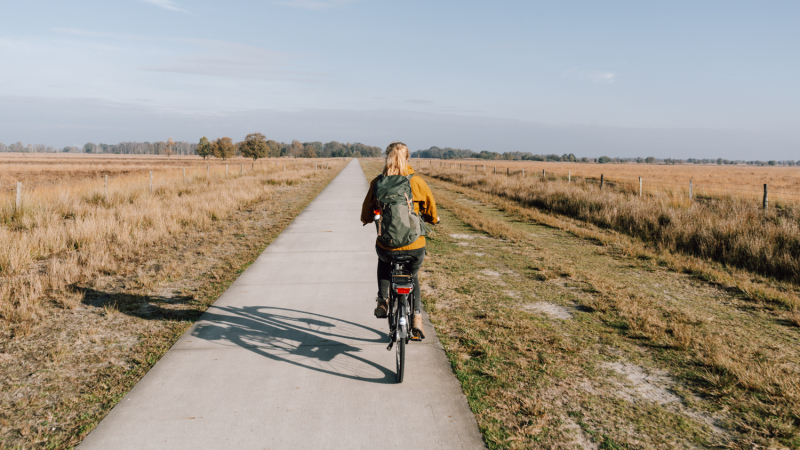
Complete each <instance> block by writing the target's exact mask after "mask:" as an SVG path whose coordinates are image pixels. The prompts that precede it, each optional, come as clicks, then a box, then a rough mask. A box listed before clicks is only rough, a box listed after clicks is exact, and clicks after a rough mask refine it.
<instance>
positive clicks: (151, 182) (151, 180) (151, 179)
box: [150, 170, 153, 194]
mask: <svg viewBox="0 0 800 450" xmlns="http://www.w3.org/2000/svg"><path fill="white" fill-rule="evenodd" d="M150 193H151V194H152V193H153V171H152V170H151V171H150Z"/></svg>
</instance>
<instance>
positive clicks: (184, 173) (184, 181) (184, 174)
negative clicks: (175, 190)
mask: <svg viewBox="0 0 800 450" xmlns="http://www.w3.org/2000/svg"><path fill="white" fill-rule="evenodd" d="M183 184H186V167H184V168H183Z"/></svg>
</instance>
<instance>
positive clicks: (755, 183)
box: [414, 159, 800, 205]
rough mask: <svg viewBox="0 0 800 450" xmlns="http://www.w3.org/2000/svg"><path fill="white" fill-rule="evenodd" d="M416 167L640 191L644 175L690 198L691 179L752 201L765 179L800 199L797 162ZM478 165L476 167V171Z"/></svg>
mask: <svg viewBox="0 0 800 450" xmlns="http://www.w3.org/2000/svg"><path fill="white" fill-rule="evenodd" d="M414 164H415V166H417V167H418V168H425V167H430V168H434V167H439V168H442V169H446V168H447V169H454V168H458V165H459V164H461V165H462V168H463V169H464V170H465V171H470V172H478V173H481V172H484V171H485V173H494V171H495V170H496V171H497V172H498V173H500V174H507V173H509V172H510V173H511V174H512V175H517V176H519V175H521V173H522V171H523V170H524V171H525V174H526V176H530V177H537V176H538V177H541V175H542V171H544V172H545V175H546V177H547V178H549V179H565V180H566V179H567V178H568V177H570V176H571V177H572V178H573V179H585V180H589V181H592V182H599V180H600V176H601V175H603V176H604V178H605V181H606V182H608V183H611V184H614V185H619V186H624V188H625V189H627V190H630V191H635V192H638V190H639V177H641V178H642V191H643V193H645V194H647V193H650V194H655V193H661V194H665V193H670V194H674V195H675V196H677V197H688V195H689V183H690V182H691V183H692V186H693V192H692V193H693V194H694V196H697V197H701V198H703V197H710V198H739V199H747V200H752V201H754V202H756V203H758V202H760V201H761V200H762V198H763V193H764V184H767V185H768V188H769V197H770V200H771V201H773V202H777V203H778V204H787V205H797V204H799V203H800V167H797V166H793V167H787V166H750V165H710V164H636V163H622V164H595V163H580V162H573V163H565V162H538V161H502V160H500V161H483V160H476V159H470V160H457V159H454V160H436V159H434V160H429V159H415V160H414ZM476 168H477V170H476Z"/></svg>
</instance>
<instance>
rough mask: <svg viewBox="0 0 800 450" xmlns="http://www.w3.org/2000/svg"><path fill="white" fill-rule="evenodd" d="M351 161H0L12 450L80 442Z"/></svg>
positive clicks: (0, 421)
mask: <svg viewBox="0 0 800 450" xmlns="http://www.w3.org/2000/svg"><path fill="white" fill-rule="evenodd" d="M345 163H346V161H345V160H344V159H343V158H342V159H338V160H337V159H328V160H324V159H288V158H280V159H267V160H259V161H253V160H251V159H244V158H231V159H228V160H226V161H221V160H218V159H211V160H203V159H201V158H200V157H175V156H173V157H171V158H167V157H164V156H127V155H125V156H122V155H32V154H0V188H2V190H1V191H0V369H2V370H1V372H0V373H2V375H0V436H2V438H1V439H2V442H3V444H2V445H0V446H3V447H5V446H8V447H11V448H32V447H36V448H39V447H41V448H70V447H72V446H74V445H76V444H77V443H78V442H80V440H81V439H82V438H83V436H85V435H86V434H87V433H88V432H89V431H91V429H92V428H93V427H94V425H95V424H96V423H97V422H98V421H99V420H100V419H102V417H103V416H104V415H105V413H106V412H107V411H108V410H110V408H112V407H113V406H114V405H115V404H116V402H117V401H119V399H120V398H121V397H122V396H123V395H124V394H125V393H126V392H127V391H128V390H129V389H130V388H131V387H133V386H134V385H135V384H136V382H137V381H138V380H139V379H140V378H141V377H142V376H143V375H144V374H145V373H146V372H147V370H149V368H150V367H151V366H152V365H153V364H155V362H156V361H158V359H159V358H160V356H161V355H163V353H164V352H166V351H167V349H169V347H170V346H171V345H172V343H174V342H175V340H177V338H178V337H180V335H181V334H182V333H183V332H184V331H185V330H186V329H188V327H189V326H190V325H191V324H192V323H193V322H194V320H196V319H197V318H198V317H199V315H200V314H201V313H202V312H203V311H204V310H205V309H206V308H207V307H208V305H210V304H211V303H213V301H215V300H216V298H217V297H218V296H219V295H220V294H221V293H222V292H223V291H224V290H225V288H226V287H227V286H228V285H229V284H230V283H231V282H232V281H233V280H235V279H236V277H237V276H238V274H240V273H241V272H242V271H243V270H244V269H245V268H246V267H247V265H249V264H250V263H251V262H252V261H253V260H255V258H256V257H257V256H258V254H259V253H260V252H261V251H262V250H263V249H264V248H265V247H266V246H267V245H268V244H269V243H270V242H271V241H272V239H274V238H275V237H276V236H277V235H278V234H279V233H280V232H281V231H282V230H283V229H284V228H285V226H286V225H287V224H288V223H290V222H291V220H292V219H293V218H294V217H295V216H296V215H297V214H299V213H300V212H301V211H302V210H303V209H304V208H305V206H306V205H307V204H308V202H310V201H311V200H312V199H313V198H314V197H315V196H316V195H317V194H318V193H319V192H320V191H321V190H322V189H323V188H324V187H325V186H326V185H327V184H328V182H330V180H332V179H333V177H335V175H336V174H337V173H338V172H339V171H340V170H341V168H342V167H344V165H345ZM151 174H152V175H151ZM17 183H22V190H21V195H20V197H19V198H20V200H21V201H20V204H19V207H18V206H17V190H16V186H17Z"/></svg>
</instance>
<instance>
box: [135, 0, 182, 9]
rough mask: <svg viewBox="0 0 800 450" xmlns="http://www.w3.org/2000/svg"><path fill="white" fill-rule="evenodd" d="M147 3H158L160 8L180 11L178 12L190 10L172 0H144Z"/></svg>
mask: <svg viewBox="0 0 800 450" xmlns="http://www.w3.org/2000/svg"><path fill="white" fill-rule="evenodd" d="M142 1H143V2H145V3H150V4H151V5H156V6H158V7H159V8H164V9H168V10H170V11H178V12H188V11H186V10H185V9H183V8H180V7H178V5H176V4H175V3H174V2H172V0H142Z"/></svg>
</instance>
